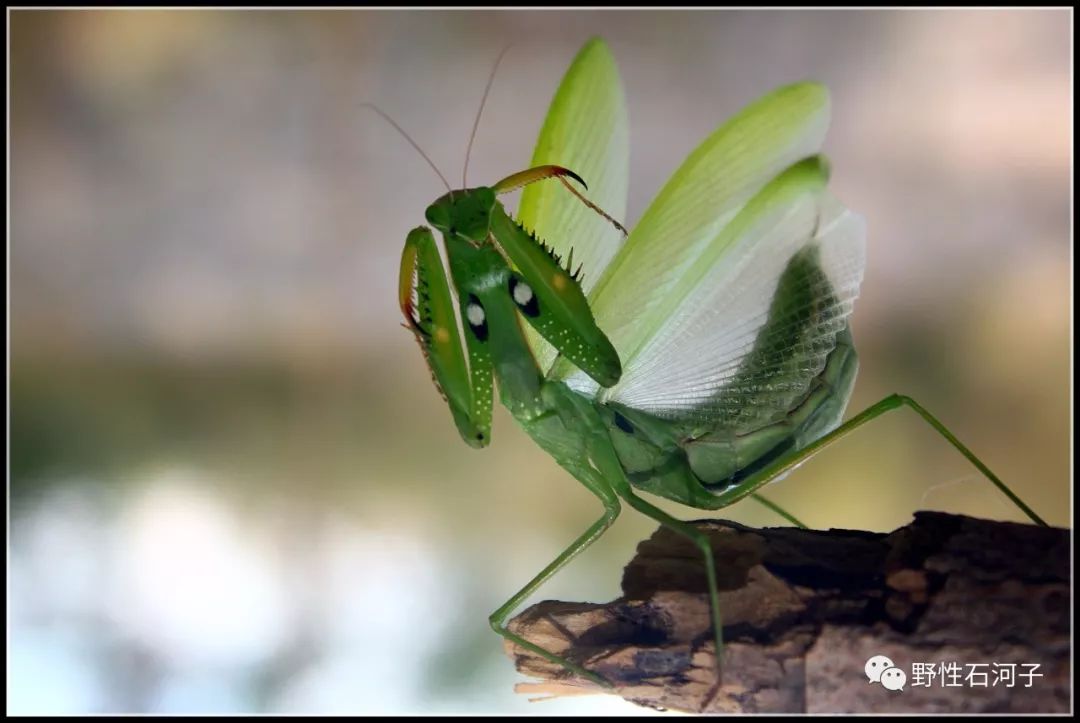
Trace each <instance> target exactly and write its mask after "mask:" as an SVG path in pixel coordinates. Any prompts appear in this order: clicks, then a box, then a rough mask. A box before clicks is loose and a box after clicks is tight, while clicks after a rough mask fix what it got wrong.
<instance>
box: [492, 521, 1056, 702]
mask: <svg viewBox="0 0 1080 723" xmlns="http://www.w3.org/2000/svg"><path fill="white" fill-rule="evenodd" d="M694 524H695V525H696V526H697V527H698V529H700V530H702V531H704V532H705V533H707V534H708V535H709V538H710V540H711V542H712V547H713V553H714V555H715V557H716V560H717V576H718V579H719V587H720V590H721V593H720V594H721V600H720V604H721V609H722V611H723V615H724V643H725V644H724V656H723V677H722V682H721V683H718V682H717V678H716V662H715V655H714V650H715V645H714V643H713V642H712V633H711V626H710V624H709V605H708V596H707V593H706V584H705V576H704V569H703V565H702V558H701V553H700V551H699V550H698V549H697V548H696V547H694V546H693V545H692V544H690V543H689V541H687V540H686V539H685V538H683V537H681V536H679V535H677V534H675V533H672V532H670V531H669V530H667V529H665V528H660V529H658V530H657V532H656V533H655V534H654V535H653V536H652V537H651V538H650V539H648V540H646V541H644V542H642V543H641V544H640V545H639V546H638V551H637V556H636V557H635V558H634V559H633V560H632V561H631V562H630V564H629V565H628V566H627V567H626V570H625V572H624V576H623V597H621V598H619V599H617V600H614V601H612V602H610V603H607V604H587V603H567V602H550V601H549V602H543V603H540V604H538V605H535V606H533V607H531V608H529V609H528V610H526V611H525V612H524V613H522V614H521V615H519V616H517V617H516V618H514V620H513V621H511V624H510V628H511V630H513V631H514V632H517V633H519V634H520V635H522V636H523V637H524V638H526V639H527V640H530V641H532V642H534V643H537V644H539V645H541V646H542V647H544V648H546V649H548V650H550V651H552V652H555V653H557V654H561V655H566V656H567V657H570V658H571V659H573V660H577V661H579V662H582V663H583V664H584V665H585V667H586V668H587V669H589V670H593V671H595V672H597V673H599V674H600V675H602V676H604V677H605V678H606V679H607V680H609V681H611V682H612V683H613V684H614V688H613V689H604V688H600V687H599V686H597V685H595V684H593V683H590V682H589V681H584V680H582V679H581V678H578V677H576V676H573V675H570V674H568V673H567V671H566V670H565V669H563V668H562V667H560V666H557V665H553V664H552V663H549V662H548V661H546V660H544V659H542V658H540V657H538V656H535V655H533V654H532V653H529V652H527V651H524V650H522V649H520V648H518V647H517V646H514V645H512V644H510V643H508V644H507V652H508V653H509V654H510V655H511V657H512V658H513V659H514V660H515V663H516V665H517V668H518V670H520V671H521V672H523V673H526V674H528V675H530V676H534V677H539V678H542V679H544V682H541V683H530V684H521V685H520V686H519V690H521V691H523V692H532V693H541V694H548V695H571V694H583V693H604V692H606V693H612V694H616V695H620V696H622V697H624V698H626V699H628V700H631V701H633V702H635V703H638V704H640V705H644V706H649V707H653V708H662V709H674V710H681V711H692V712H746V713H764V712H806V713H826V712H849V713H854V712H918V713H929V712H950V713H960V712H966V713H971V712H1067V711H1069V710H1070V706H1071V699H1072V695H1071V670H1070V659H1071V647H1070V610H1071V599H1070V579H1069V569H1070V565H1069V552H1070V549H1071V545H1070V532H1069V531H1068V530H1064V529H1058V528H1045V527H1036V526H1032V525H1022V524H1015V523H1007V522H990V521H986V520H979V519H974V518H970V517H963V516H957V515H947V514H941V513H931V512H923V513H918V514H916V516H915V519H914V521H913V522H912V523H911V524H910V525H907V526H906V527H901V528H900V529H897V530H896V531H894V532H892V533H890V534H879V533H870V532H859V531H852V530H827V531H815V530H799V529H795V528H770V529H761V530H758V529H752V528H748V527H744V526H742V525H739V524H736V523H732V522H724V521H719V520H708V521H700V522H696V523H694ZM875 655H884V656H887V657H888V658H890V659H891V661H893V662H894V664H895V667H898V668H900V669H901V670H903V671H904V672H905V674H906V676H907V684H906V685H905V686H904V688H903V689H902V690H889V689H886V688H885V687H883V686H882V685H881V684H880V683H877V684H875V683H871V682H870V681H869V680H868V678H867V675H866V673H865V666H866V663H867V660H868V659H869V658H870V657H872V656H875ZM916 663H934V664H935V670H937V669H938V666H940V665H941V664H942V663H946V664H948V663H956V664H957V666H958V667H959V670H960V678H959V679H958V680H957V679H954V678H951V677H950V678H948V679H946V680H945V681H944V683H950V684H943V680H942V678H940V677H937V676H935V677H934V678H933V680H932V684H931V685H929V686H925V685H919V684H918V683H919V682H925V676H923V677H921V678H918V679H916V678H915V675H914V672H915V671H914V669H913V664H916ZM994 663H998V664H1005V665H1004V666H1000V665H999V667H995V666H994V665H993V664H994ZM1036 663H1037V664H1038V665H1039V667H1038V668H1037V669H1031V668H1029V667H1026V666H1025V664H1036ZM982 664H985V665H982ZM1008 664H1015V665H1016V667H1015V668H1014V671H1015V673H1016V678H1015V681H1014V683H1013V685H1012V686H1009V685H1007V681H1005V680H1004V679H1002V678H1001V676H1002V675H1003V674H1004V673H1003V671H1005V670H1007V665H1008ZM972 666H976V667H972ZM973 671H974V674H973V675H971V677H969V674H971V673H972V672H973ZM1029 672H1034V673H1036V674H1041V675H1034V676H1030V677H1029V676H1025V675H1023V674H1024V673H1029ZM982 673H986V674H987V677H986V685H985V686H982V685H978V683H980V682H981V681H982V675H981V674H982ZM894 675H895V674H894ZM995 681H996V684H995ZM956 682H958V683H959V685H951V683H956Z"/></svg>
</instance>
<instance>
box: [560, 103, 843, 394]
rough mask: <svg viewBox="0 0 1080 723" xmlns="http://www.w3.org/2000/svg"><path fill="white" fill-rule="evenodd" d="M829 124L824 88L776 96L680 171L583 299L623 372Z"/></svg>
mask: <svg viewBox="0 0 1080 723" xmlns="http://www.w3.org/2000/svg"><path fill="white" fill-rule="evenodd" d="M828 122H829V96H828V91H827V90H826V89H825V88H824V87H823V86H821V85H818V84H816V83H798V84H795V85H789V86H784V87H782V88H779V89H777V90H775V91H773V92H772V93H769V94H768V95H766V96H764V97H763V98H761V99H759V100H757V101H755V102H754V103H752V104H751V105H749V106H747V107H746V108H744V109H743V110H742V111H741V112H740V113H738V114H737V115H736V116H735V117H734V118H732V119H731V120H729V121H728V122H727V123H725V124H724V125H722V126H721V127H720V128H719V129H717V130H716V131H715V132H713V134H712V135H710V136H709V137H708V138H707V139H706V140H705V141H704V142H703V143H702V144H701V145H700V146H698V148H697V149H696V150H694V151H693V152H692V153H691V154H690V156H689V157H688V158H687V159H686V161H685V162H683V164H682V166H680V168H679V169H678V170H677V171H676V172H675V174H674V175H673V176H672V178H671V180H669V181H668V183H667V184H666V185H665V186H664V188H663V189H662V190H661V191H660V193H659V195H658V196H657V197H656V199H655V200H654V201H653V202H652V204H651V205H650V206H649V207H648V209H647V210H646V211H645V214H644V215H643V216H642V218H641V221H640V222H639V223H638V225H637V227H636V228H634V230H633V231H632V232H631V234H630V237H629V239H627V241H626V243H625V245H624V246H623V247H622V249H621V250H620V251H619V253H618V254H617V255H616V256H615V257H614V258H613V259H612V261H611V263H610V264H609V265H608V266H607V267H606V268H605V270H604V272H603V274H602V276H601V278H600V280H599V282H598V283H597V285H596V286H595V288H593V290H592V293H591V294H590V300H591V302H592V306H593V314H594V315H595V318H596V321H597V324H598V325H599V326H600V328H601V329H603V330H604V331H605V332H606V333H607V335H608V337H609V338H610V339H611V341H612V343H613V344H614V345H615V348H616V349H617V350H618V352H619V356H620V358H621V360H622V362H623V366H624V368H626V366H627V365H628V364H630V363H632V362H633V361H634V358H635V357H636V356H637V355H638V354H639V353H641V350H642V349H643V347H644V346H645V344H646V343H647V342H648V341H649V339H651V338H652V337H653V336H654V335H655V334H656V333H657V332H658V331H659V330H661V329H663V328H665V326H666V325H667V324H668V323H669V319H668V315H669V314H670V308H671V306H672V299H673V298H674V299H681V298H685V297H686V295H687V294H688V293H689V289H688V288H687V287H686V286H685V285H684V280H685V279H687V278H690V277H689V276H688V272H689V271H690V270H691V269H693V268H695V267H698V266H700V265H702V264H705V263H706V262H705V260H704V259H703V256H704V255H706V254H707V253H708V250H709V249H710V247H711V245H712V244H713V242H714V241H715V239H717V238H718V237H719V236H720V235H721V234H722V232H723V230H724V227H725V226H726V225H727V224H728V223H729V222H730V221H731V220H732V219H733V218H734V217H735V215H736V214H737V213H738V212H739V210H740V209H741V208H742V207H743V205H744V204H745V203H746V202H747V201H748V200H749V199H750V198H751V197H752V196H754V195H755V194H757V193H758V192H759V191H760V190H761V189H762V188H763V187H764V186H765V184H766V183H768V182H769V181H770V180H772V179H773V178H774V177H775V176H776V175H777V174H778V173H780V172H781V171H783V170H784V169H785V168H787V167H789V166H791V165H792V164H793V163H796V162H798V161H799V160H801V159H803V158H806V157H808V156H812V155H813V154H815V153H817V152H818V150H819V149H820V147H821V144H822V142H823V140H824V137H825V131H826V129H827V126H828ZM713 255H714V256H715V254H713ZM720 256H721V257H722V256H723V254H721V255H720ZM726 262H727V260H726V259H722V258H713V259H711V260H709V261H708V263H726ZM691 276H692V275H691ZM572 373H573V369H572V367H570V366H569V365H567V364H564V363H561V362H560V363H559V364H557V365H556V366H555V368H554V369H553V370H552V376H553V377H555V378H566V377H568V376H570V375H572ZM624 383H625V377H624Z"/></svg>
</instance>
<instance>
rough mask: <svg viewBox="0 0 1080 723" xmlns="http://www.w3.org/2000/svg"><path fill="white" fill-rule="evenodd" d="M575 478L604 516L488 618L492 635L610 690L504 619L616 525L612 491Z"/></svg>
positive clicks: (616, 506)
mask: <svg viewBox="0 0 1080 723" xmlns="http://www.w3.org/2000/svg"><path fill="white" fill-rule="evenodd" d="M578 479H579V480H580V481H581V482H582V483H583V484H584V485H585V486H586V487H588V488H589V491H591V492H592V493H593V494H595V495H596V496H597V497H599V498H600V500H601V501H602V502H603V503H604V514H603V516H602V517H601V518H600V519H599V520H597V521H596V522H594V523H593V524H592V525H591V526H590V527H589V529H587V530H585V532H584V533H582V535H581V536H580V537H578V538H577V539H576V540H574V541H573V542H572V543H570V546H569V547H567V548H566V549H565V550H563V552H562V554H560V555H559V556H558V557H556V558H555V559H554V560H552V561H551V563H550V564H549V565H548V566H547V567H545V568H544V569H543V570H541V571H540V573H539V574H537V576H536V577H534V578H533V579H532V580H530V581H529V582H528V583H527V584H526V585H525V587H523V588H521V589H520V590H519V591H518V592H517V593H515V594H514V596H513V597H511V598H510V599H509V600H507V601H506V602H505V603H503V604H502V605H501V606H500V607H499V609H498V610H496V611H495V612H493V613H492V614H491V615H490V616H489V617H488V621H489V622H490V623H491V628H492V629H493V630H494V631H495V632H497V633H498V634H499V635H501V636H503V637H504V638H506V639H507V640H509V641H511V642H513V643H514V644H515V645H518V646H520V647H522V648H525V649H526V650H529V651H531V652H533V653H535V654H536V655H539V656H540V657H542V658H544V659H545V660H548V661H550V662H552V663H555V664H557V665H562V666H563V667H565V668H568V669H569V670H571V671H573V672H574V673H577V674H578V675H580V676H583V677H585V678H588V679H589V680H591V681H593V682H594V683H597V684H599V685H602V686H605V687H611V683H609V682H608V681H606V680H604V679H603V678H602V677H600V676H599V675H597V674H596V673H593V672H590V671H588V670H586V669H585V668H583V667H582V666H581V665H578V664H577V663H575V662H573V661H572V660H568V659H567V658H564V657H561V656H559V655H556V654H555V653H552V652H550V651H548V650H544V649H543V648H541V647H540V646H539V645H536V644H535V643H530V642H529V641H528V640H525V639H524V638H522V637H521V636H520V635H516V634H514V633H512V632H510V630H508V629H507V627H506V619H507V618H508V617H509V616H510V613H512V612H513V611H514V609H515V608H517V607H518V606H519V605H520V604H521V603H522V601H524V600H525V599H526V598H527V597H529V596H530V595H532V594H533V593H534V592H535V591H536V589H537V588H539V587H540V586H541V585H542V584H544V582H545V581H547V579H548V578H550V577H551V576H552V575H554V574H555V573H556V572H558V571H559V569H561V568H562V567H563V566H564V565H566V564H567V563H569V562H570V561H571V560H572V559H574V558H575V557H576V556H577V555H578V554H580V553H581V552H582V551H583V550H585V548H587V547H588V546H589V545H591V544H592V543H594V542H596V540H597V539H599V537H600V536H601V535H602V534H604V532H605V531H606V530H607V529H608V528H609V527H611V525H612V523H613V522H615V518H616V517H618V516H619V509H620V507H619V499H618V497H616V496H615V494H614V492H612V490H611V488H610V487H608V486H607V485H606V484H605V483H604V480H602V479H595V478H589V476H588V475H581V476H579V477H578Z"/></svg>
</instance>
